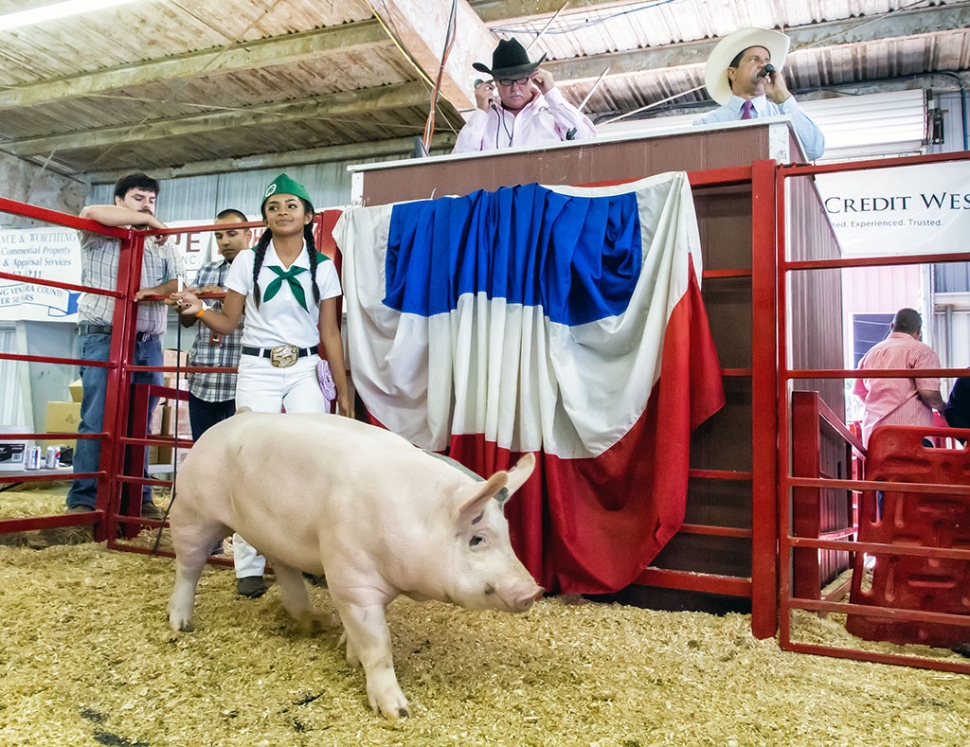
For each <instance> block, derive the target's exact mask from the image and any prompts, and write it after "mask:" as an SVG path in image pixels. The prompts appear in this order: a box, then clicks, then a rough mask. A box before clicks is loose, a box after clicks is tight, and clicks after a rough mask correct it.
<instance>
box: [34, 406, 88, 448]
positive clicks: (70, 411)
mask: <svg viewBox="0 0 970 747" xmlns="http://www.w3.org/2000/svg"><path fill="white" fill-rule="evenodd" d="M80 423H81V403H80V402H48V403H47V421H46V423H45V425H44V431H45V432H46V433H77V427H78V425H79V424H80ZM76 443H77V442H76V441H75V440H73V439H72V440H70V441H67V440H63V439H57V440H54V441H45V442H44V444H43V445H44V446H45V447H47V446H50V445H51V444H64V445H65V446H70V447H71V448H72V449H73V448H74V447H75V445H76Z"/></svg>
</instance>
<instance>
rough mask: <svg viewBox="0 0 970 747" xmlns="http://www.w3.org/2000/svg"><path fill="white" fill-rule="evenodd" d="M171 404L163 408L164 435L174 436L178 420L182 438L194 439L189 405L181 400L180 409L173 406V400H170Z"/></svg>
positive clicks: (179, 402) (179, 433) (179, 432)
mask: <svg viewBox="0 0 970 747" xmlns="http://www.w3.org/2000/svg"><path fill="white" fill-rule="evenodd" d="M168 402H169V404H166V405H164V406H161V408H162V431H161V432H162V433H164V434H165V435H166V436H174V435H176V433H175V427H176V418H177V420H178V435H179V437H180V438H188V439H191V438H192V424H191V423H190V422H189V403H188V402H186V401H184V400H180V401H178V407H177V408H176V406H175V405H174V404H172V400H168Z"/></svg>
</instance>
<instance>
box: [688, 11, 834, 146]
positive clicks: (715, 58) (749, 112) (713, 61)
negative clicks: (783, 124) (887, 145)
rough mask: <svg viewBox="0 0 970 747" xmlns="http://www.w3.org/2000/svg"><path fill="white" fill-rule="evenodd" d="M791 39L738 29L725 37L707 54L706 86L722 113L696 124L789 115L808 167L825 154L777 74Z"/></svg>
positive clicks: (818, 133) (820, 140) (815, 127)
mask: <svg viewBox="0 0 970 747" xmlns="http://www.w3.org/2000/svg"><path fill="white" fill-rule="evenodd" d="M790 45H791V39H789V38H788V37H787V36H786V35H785V34H781V33H779V32H777V31H769V30H767V29H756V28H751V29H741V30H740V31H735V32H734V33H733V34H728V35H727V36H725V37H724V38H723V39H722V40H721V41H720V42H718V44H717V46H716V47H714V51H713V52H711V56H710V57H709V58H708V60H707V67H706V69H705V70H704V83H705V85H706V86H707V92H708V93H709V94H710V96H711V98H712V99H714V100H715V101H716V102H717V103H719V104H721V107H720V108H718V109H715V110H714V111H712V112H708V113H707V114H705V115H704V116H702V117H700V118H698V119H697V120H695V122H694V124H697V125H701V124H712V123H715V122H736V121H738V120H741V119H763V118H765V117H777V116H780V115H788V116H789V117H791V121H792V126H793V128H794V130H795V134H796V135H798V140H799V142H800V143H801V144H802V148H803V149H804V151H805V156H806V157H807V158H808V160H810V161H814V160H815V159H816V158H821V157H822V154H823V153H824V152H825V136H824V135H822V131H821V130H819V128H818V125H816V124H815V123H814V122H813V121H812V120H811V119H810V118H809V117H808V115H807V114H805V113H804V112H803V111H802V110H801V107H800V106H799V105H798V102H797V101H796V100H795V97H794V96H792V95H791V92H790V91H789V90H788V85H787V84H786V83H785V76H784V75H782V73H781V69H782V67H783V66H784V64H785V58H786V57H787V56H788V47H789V46H790Z"/></svg>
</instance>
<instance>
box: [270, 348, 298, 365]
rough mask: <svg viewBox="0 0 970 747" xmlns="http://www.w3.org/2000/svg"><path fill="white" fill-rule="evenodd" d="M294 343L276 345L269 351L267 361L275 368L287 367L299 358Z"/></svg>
mask: <svg viewBox="0 0 970 747" xmlns="http://www.w3.org/2000/svg"><path fill="white" fill-rule="evenodd" d="M299 352H300V349H299V348H298V347H297V346H296V345H277V346H276V347H275V348H273V349H272V350H270V351H269V362H270V363H272V364H273V365H274V366H275V367H276V368H289V367H290V366H292V365H294V364H295V363H296V362H297V361H298V360H299V358H300V356H299Z"/></svg>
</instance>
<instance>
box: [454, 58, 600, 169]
mask: <svg viewBox="0 0 970 747" xmlns="http://www.w3.org/2000/svg"><path fill="white" fill-rule="evenodd" d="M545 58H546V56H545V55H542V57H540V58H539V61H538V62H530V61H529V55H528V53H527V52H526V51H525V49H524V48H523V46H522V45H521V44H519V42H518V41H516V40H515V39H511V40H506V39H503V40H501V41H500V42H499V43H498V46H497V47H496V48H495V51H494V52H493V53H492V67H491V69H489V68H488V67H487V66H486V65H485V64H484V63H481V62H476V63H474V64H473V65H472V67H474V68H475V69H476V70H478V71H480V72H482V73H486V74H487V75H491V76H492V80H489V81H484V82H479V83H477V84H476V86H475V99H476V101H477V102H478V109H476V110H475V111H474V112H473V113H472V115H471V118H470V119H469V120H468V122H467V123H466V124H465V126H464V127H462V129H461V132H460V133H458V142H456V143H455V148H454V150H453V151H452V152H453V153H472V152H475V151H482V150H498V149H499V148H510V147H521V146H530V145H532V146H542V145H545V144H547V143H559V142H562V141H563V140H583V139H584V138H591V137H595V136H596V129H595V128H594V127H593V123H592V122H590V120H589V118H588V117H585V116H583V113H582V112H580V111H579V109H577V108H576V107H575V106H573V105H572V104H570V103H568V102H567V101H566V100H565V99H564V98H563V95H562V93H561V92H560V91H559V90H557V89H556V84H555V83H554V82H553V80H552V74H551V73H550V72H548V71H547V70H542V69H540V68H539V65H541V64H542V61H543V60H544V59H545ZM496 94H497V95H496Z"/></svg>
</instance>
